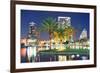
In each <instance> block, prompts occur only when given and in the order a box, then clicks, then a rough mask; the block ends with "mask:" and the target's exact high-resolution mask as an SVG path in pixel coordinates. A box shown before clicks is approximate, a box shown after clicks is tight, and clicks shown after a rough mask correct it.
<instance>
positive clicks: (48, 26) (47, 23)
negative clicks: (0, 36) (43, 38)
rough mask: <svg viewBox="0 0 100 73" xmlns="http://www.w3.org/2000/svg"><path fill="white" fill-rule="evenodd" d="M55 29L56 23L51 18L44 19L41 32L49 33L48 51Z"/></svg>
mask: <svg viewBox="0 0 100 73" xmlns="http://www.w3.org/2000/svg"><path fill="white" fill-rule="evenodd" d="M56 28H57V22H56V20H55V19H53V18H51V17H49V18H47V19H45V20H44V21H43V23H42V30H43V31H46V32H48V33H49V39H50V49H51V44H52V42H51V39H52V38H53V32H54V31H55V30H56Z"/></svg>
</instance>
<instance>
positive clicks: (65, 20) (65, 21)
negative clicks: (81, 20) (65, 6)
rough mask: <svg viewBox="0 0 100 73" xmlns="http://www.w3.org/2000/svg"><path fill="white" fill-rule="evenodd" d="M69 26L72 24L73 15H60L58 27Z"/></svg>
mask: <svg viewBox="0 0 100 73" xmlns="http://www.w3.org/2000/svg"><path fill="white" fill-rule="evenodd" d="M68 26H71V17H63V16H59V17H58V28H63V29H64V28H67V27H68Z"/></svg>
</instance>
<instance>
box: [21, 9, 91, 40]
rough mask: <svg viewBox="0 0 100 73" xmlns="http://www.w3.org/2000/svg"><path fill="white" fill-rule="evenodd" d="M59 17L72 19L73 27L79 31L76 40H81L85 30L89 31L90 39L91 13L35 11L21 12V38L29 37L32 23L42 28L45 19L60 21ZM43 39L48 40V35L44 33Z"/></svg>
mask: <svg viewBox="0 0 100 73" xmlns="http://www.w3.org/2000/svg"><path fill="white" fill-rule="evenodd" d="M58 16H64V17H71V26H72V27H73V28H74V29H76V31H77V33H76V39H78V38H79V36H80V34H81V32H82V30H83V29H84V28H85V29H86V30H87V33H88V38H89V24H90V23H89V13H77V12H56V11H35V10H21V38H24V37H27V34H28V30H29V25H30V24H29V23H30V22H35V23H36V25H35V26H36V27H40V26H41V24H42V22H43V20H44V19H46V18H48V17H52V18H54V19H58ZM41 38H42V39H46V40H47V39H48V36H47V34H46V33H42V35H41Z"/></svg>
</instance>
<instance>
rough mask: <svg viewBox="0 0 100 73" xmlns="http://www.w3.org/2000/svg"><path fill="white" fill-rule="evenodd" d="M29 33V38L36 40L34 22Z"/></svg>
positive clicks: (31, 23)
mask: <svg viewBox="0 0 100 73" xmlns="http://www.w3.org/2000/svg"><path fill="white" fill-rule="evenodd" d="M29 24H30V25H29V33H28V37H29V38H36V26H35V23H34V22H30V23H29Z"/></svg>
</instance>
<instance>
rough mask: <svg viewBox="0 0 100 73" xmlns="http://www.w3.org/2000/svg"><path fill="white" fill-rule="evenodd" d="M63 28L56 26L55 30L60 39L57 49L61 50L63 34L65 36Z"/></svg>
mask: <svg viewBox="0 0 100 73" xmlns="http://www.w3.org/2000/svg"><path fill="white" fill-rule="evenodd" d="M64 31H65V29H63V28H57V30H56V32H57V34H58V37H59V40H60V49H59V51H61V50H63V49H64V48H63V47H62V43H63V40H64V36H65V32H64Z"/></svg>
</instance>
